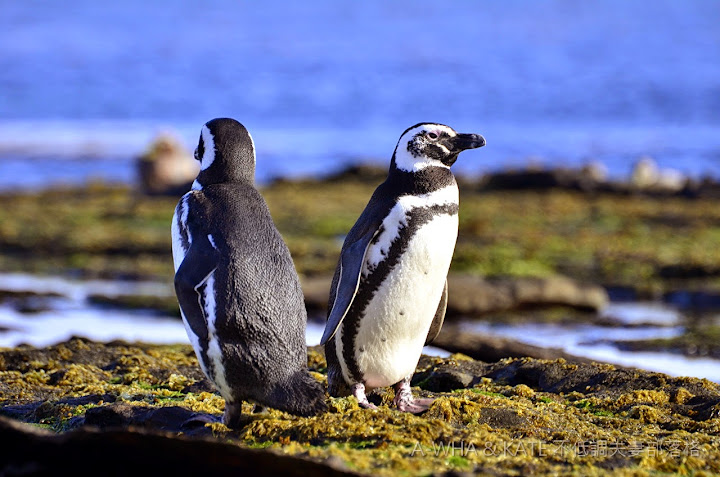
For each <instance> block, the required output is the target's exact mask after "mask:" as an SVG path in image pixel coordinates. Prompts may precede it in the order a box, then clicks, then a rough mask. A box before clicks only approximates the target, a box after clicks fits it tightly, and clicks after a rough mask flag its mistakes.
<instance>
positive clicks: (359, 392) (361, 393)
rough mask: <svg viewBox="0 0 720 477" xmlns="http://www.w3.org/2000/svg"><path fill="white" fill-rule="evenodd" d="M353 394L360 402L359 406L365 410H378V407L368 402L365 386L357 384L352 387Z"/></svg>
mask: <svg viewBox="0 0 720 477" xmlns="http://www.w3.org/2000/svg"><path fill="white" fill-rule="evenodd" d="M352 394H353V396H355V399H357V401H358V405H359V406H360V407H361V408H363V409H373V410H376V409H377V406H376V405H375V404H373V403H371V402H370V401H368V398H367V396H366V395H365V385H364V384H363V383H355V384H353V385H352Z"/></svg>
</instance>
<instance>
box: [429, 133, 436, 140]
mask: <svg viewBox="0 0 720 477" xmlns="http://www.w3.org/2000/svg"><path fill="white" fill-rule="evenodd" d="M428 137H429V138H430V139H437V138H438V135H437V134H435V133H434V132H430V133H428Z"/></svg>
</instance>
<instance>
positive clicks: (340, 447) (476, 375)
mask: <svg viewBox="0 0 720 477" xmlns="http://www.w3.org/2000/svg"><path fill="white" fill-rule="evenodd" d="M308 362H309V365H310V368H311V370H312V371H313V374H314V376H315V377H316V378H317V379H318V380H320V381H321V382H324V381H325V379H326V378H325V374H324V372H325V360H324V356H323V354H322V351H321V349H317V348H311V349H310V350H309V354H308ZM0 383H1V384H0V416H2V417H0V435H1V436H2V440H3V442H5V443H6V444H3V451H4V452H3V458H2V459H0V462H2V469H0V472H2V473H3V475H40V474H46V473H50V472H52V471H56V470H57V469H59V468H65V469H72V471H73V472H74V473H81V474H84V473H89V472H102V473H107V474H110V475H120V474H123V473H126V472H129V471H133V472H142V473H150V472H153V473H154V472H159V471H163V472H180V473H188V472H192V471H193V470H197V471H200V470H204V471H207V470H210V471H212V470H217V471H224V472H227V471H233V470H236V471H246V472H252V473H253V475H272V474H277V473H278V472H280V473H285V474H288V475H301V474H302V475H428V474H433V475H457V473H458V472H474V473H480V474H483V475H487V474H491V475H530V474H533V475H578V476H580V475H601V474H602V475H606V474H608V475H656V474H663V473H680V474H687V475H714V474H717V473H720V464H719V463H720V442H718V437H717V436H718V433H720V386H718V385H717V384H714V383H711V382H709V381H706V380H700V379H692V378H671V377H668V376H666V375H663V374H659V373H650V372H644V371H638V370H634V369H622V368H616V367H614V366H610V365H601V364H592V363H570V362H568V361H566V360H563V359H558V360H538V359H531V358H509V359H503V360H500V361H498V362H495V363H485V362H481V361H475V360H472V359H471V358H469V357H467V356H465V355H463V354H456V355H452V356H450V357H449V358H437V357H427V356H424V357H423V358H422V359H421V361H420V363H419V365H418V368H417V372H416V374H415V377H414V379H413V386H415V392H417V393H419V394H421V395H423V396H430V397H434V398H436V401H435V402H434V403H433V405H432V406H431V408H430V409H429V410H428V411H427V412H426V413H425V414H424V415H422V416H413V415H409V414H404V413H400V412H398V411H396V410H394V409H392V408H390V407H388V404H389V403H390V402H391V400H392V395H391V393H390V392H389V390H388V389H380V390H376V391H373V392H372V393H371V395H370V399H371V401H373V402H375V403H376V404H378V405H379V406H380V408H379V410H378V411H371V410H365V409H360V408H359V407H358V406H357V402H356V401H355V400H354V398H338V399H335V398H332V399H331V398H328V399H329V403H330V412H328V413H327V414H325V415H322V416H317V417H312V418H299V417H294V416H290V415H287V414H284V413H281V412H278V411H275V410H270V411H269V412H267V413H264V414H252V413H251V410H252V408H251V406H250V405H248V406H247V409H246V410H247V412H248V419H247V424H246V425H244V426H243V427H242V428H240V429H232V430H231V429H228V428H226V427H225V426H224V425H222V424H220V423H219V422H217V419H218V418H219V416H220V415H221V413H222V410H223V401H222V399H221V398H220V397H219V396H218V395H217V394H215V393H214V392H213V390H212V388H211V387H210V386H209V384H208V382H207V381H205V380H204V379H203V377H202V375H201V374H200V371H199V368H198V366H197V362H196V361H195V357H194V355H193V352H192V349H191V348H190V346H189V345H187V346H184V345H183V346H159V345H144V344H138V343H134V344H132V343H124V342H113V343H107V344H102V343H95V342H91V341H87V340H82V339H73V340H70V341H68V342H65V343H61V344H59V345H57V346H52V347H48V348H40V349H37V348H32V347H20V348H16V349H5V350H0ZM210 456H212V458H210Z"/></svg>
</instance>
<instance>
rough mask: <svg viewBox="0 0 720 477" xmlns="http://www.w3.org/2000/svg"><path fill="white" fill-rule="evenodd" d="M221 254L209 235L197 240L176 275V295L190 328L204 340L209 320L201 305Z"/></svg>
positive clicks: (206, 335)
mask: <svg viewBox="0 0 720 477" xmlns="http://www.w3.org/2000/svg"><path fill="white" fill-rule="evenodd" d="M217 262H218V252H217V250H216V249H215V247H214V246H213V245H212V244H211V243H210V240H209V239H208V237H207V235H200V236H199V237H197V239H196V240H194V241H193V243H192V245H190V248H189V249H188V252H187V254H186V255H185V258H184V259H183V261H182V263H181V264H180V266H179V267H178V270H177V272H175V294H176V295H177V299H178V303H179V304H180V310H182V312H183V316H184V317H185V319H186V321H187V323H188V325H189V326H190V329H191V330H192V332H193V333H195V335H196V336H198V337H199V338H200V339H201V340H207V339H208V329H207V317H206V316H205V310H204V309H203V306H202V304H201V298H202V296H201V292H200V289H201V287H202V286H203V285H204V284H205V283H206V282H207V280H208V279H209V278H210V276H211V274H212V273H213V272H214V271H215V269H216V268H217Z"/></svg>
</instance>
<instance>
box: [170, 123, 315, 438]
mask: <svg viewBox="0 0 720 477" xmlns="http://www.w3.org/2000/svg"><path fill="white" fill-rule="evenodd" d="M195 158H196V159H197V160H199V161H200V172H199V174H198V176H197V179H196V180H195V182H193V185H192V189H191V190H190V192H188V193H187V194H185V195H184V196H183V197H182V198H181V199H180V201H179V203H178V205H177V207H176V208H175V215H174V216H173V221H172V249H173V261H174V263H175V292H176V294H177V298H178V302H179V304H180V310H181V314H182V318H183V321H184V323H185V329H186V330H187V334H188V337H189V338H190V341H191V343H192V345H193V348H194V349H195V353H196V354H197V357H198V360H199V362H200V366H201V368H202V370H203V372H204V373H205V375H206V376H207V377H208V378H209V379H210V381H212V382H213V383H214V384H215V386H216V387H217V389H218V391H219V392H220V395H221V396H222V397H223V398H224V399H225V414H224V416H223V421H224V422H225V424H227V425H228V426H229V427H236V426H237V425H238V424H239V422H240V420H239V419H240V414H241V404H242V401H243V400H246V401H250V402H255V403H257V404H260V405H266V406H270V407H273V408H276V409H280V410H283V411H286V412H289V413H292V414H297V415H302V416H308V415H313V414H317V413H320V412H323V411H325V410H326V409H327V405H326V403H325V393H324V391H323V389H322V387H321V385H320V383H318V382H317V381H316V380H315V379H313V378H312V376H310V374H309V372H308V368H307V347H306V343H305V327H306V324H307V314H306V311H305V305H304V301H303V295H302V291H301V289H300V282H299V279H298V276H297V272H296V271H295V266H294V264H293V261H292V259H291V257H290V252H289V251H288V248H287V246H286V245H285V242H283V240H282V237H281V236H280V233H279V232H278V230H277V229H276V228H275V225H274V223H273V220H272V218H271V216H270V212H269V210H268V207H267V204H266V203H265V201H264V199H263V198H262V196H261V195H260V193H259V192H258V191H257V189H255V187H254V179H255V148H254V145H253V141H252V138H251V137H250V134H249V133H248V131H247V129H245V127H244V126H243V125H242V124H240V123H239V122H237V121H235V120H234V119H228V118H219V119H213V120H212V121H209V122H208V123H206V124H205V125H204V126H203V128H202V130H201V132H200V141H199V144H198V147H197V150H196V151H195Z"/></svg>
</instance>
